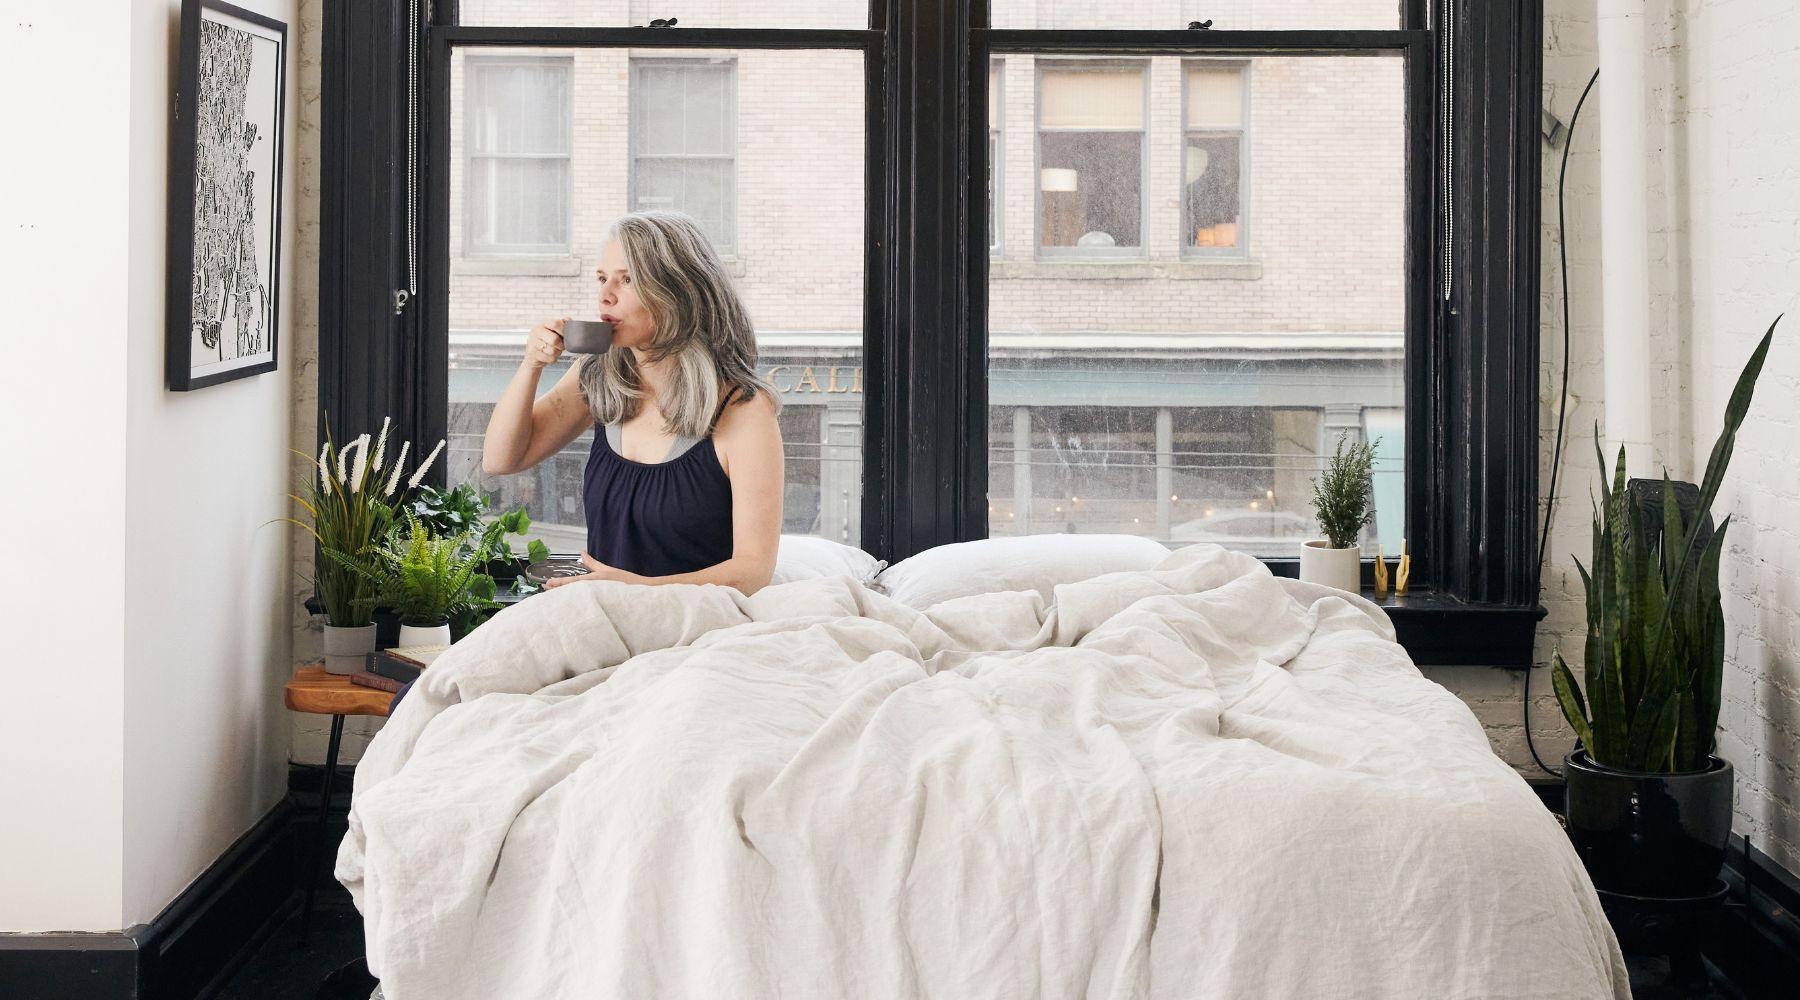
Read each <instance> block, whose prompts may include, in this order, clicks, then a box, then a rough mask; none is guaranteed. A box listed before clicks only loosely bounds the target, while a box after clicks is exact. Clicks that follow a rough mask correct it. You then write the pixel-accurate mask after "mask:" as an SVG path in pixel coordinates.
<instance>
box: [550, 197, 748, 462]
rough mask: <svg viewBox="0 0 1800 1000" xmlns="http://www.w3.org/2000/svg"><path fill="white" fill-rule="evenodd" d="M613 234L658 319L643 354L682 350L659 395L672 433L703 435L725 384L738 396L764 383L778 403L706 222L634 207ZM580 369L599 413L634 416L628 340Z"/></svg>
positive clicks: (637, 387)
mask: <svg viewBox="0 0 1800 1000" xmlns="http://www.w3.org/2000/svg"><path fill="white" fill-rule="evenodd" d="M606 240H608V241H611V240H618V241H619V246H620V247H621V248H622V249H623V250H624V251H625V266H626V267H627V268H628V269H629V270H630V272H631V283H632V287H633V288H635V289H637V294H638V298H639V299H641V300H643V303H644V307H645V308H646V309H648V310H649V311H650V315H651V316H652V317H653V318H654V319H655V320H656V332H655V333H654V334H652V335H651V338H650V345H649V347H648V348H647V349H645V351H644V354H645V357H646V358H648V359H649V360H650V361H652V362H657V363H660V362H662V361H663V360H664V359H667V358H673V359H675V363H674V365H673V366H672V368H671V374H670V378H669V382H668V384H667V385H666V386H665V387H664V388H663V393H662V396H661V397H660V398H659V399H658V400H657V401H656V402H657V406H658V408H660V409H661V410H662V414H663V427H664V429H665V430H666V431H667V432H668V433H670V434H679V435H682V436H684V437H690V438H701V437H705V436H706V433H707V431H708V430H709V429H710V428H711V427H712V419H713V413H714V412H715V411H717V410H718V408H719V400H720V392H721V389H722V388H724V389H728V388H730V387H732V386H736V387H737V389H738V390H739V391H738V401H740V402H741V401H744V400H748V399H751V398H753V397H754V396H755V395H756V394H757V393H759V392H766V393H768V394H769V398H770V399H771V400H773V401H774V403H775V405H776V407H777V409H779V408H780V406H781V400H780V398H779V397H778V396H777V395H776V394H775V388H774V386H772V385H770V384H769V381H768V380H767V379H765V378H763V377H762V376H761V375H758V374H757V372H756V330H755V328H754V327H753V326H752V325H751V323H750V313H749V311H748V310H746V309H745V308H744V302H743V300H742V299H740V298H738V294H737V289H736V288H735V287H734V286H733V285H732V283H731V277H730V276H729V275H727V274H726V273H725V267H724V265H723V264H721V263H720V262H719V254H718V252H717V251H715V250H714V249H713V246H712V243H711V241H709V240H708V239H707V238H706V234H705V233H703V232H701V230H700V225H699V223H697V222H695V221H694V220H693V219H692V218H690V217H688V216H686V215H683V214H682V213H680V212H633V213H631V214H630V215H623V216H620V217H619V218H618V219H617V220H616V221H615V222H613V224H612V226H611V227H609V228H608V229H607V231H606ZM578 371H579V378H580V380H581V391H582V392H583V393H584V394H585V395H586V396H587V399H588V407H589V409H591V410H593V412H594V417H595V419H597V420H599V421H600V422H601V423H616V422H619V421H624V420H629V419H631V418H632V417H634V416H636V415H637V412H638V409H639V407H640V405H641V402H642V399H643V396H644V386H643V381H642V380H641V379H640V378H639V377H638V361H637V355H636V354H635V353H634V352H633V351H631V350H630V349H629V348H624V347H615V348H613V349H612V350H610V351H607V352H606V353H604V354H593V355H589V356H587V357H586V358H583V359H582V361H581V367H580V368H579V370H578ZM721 382H723V383H724V386H723V387H721V385H720V383H721Z"/></svg>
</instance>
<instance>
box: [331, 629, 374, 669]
mask: <svg viewBox="0 0 1800 1000" xmlns="http://www.w3.org/2000/svg"><path fill="white" fill-rule="evenodd" d="M373 652H375V626H374V625H358V626H355V627H353V628H339V627H338V626H336V625H327V626H325V672H326V673H328V674H354V673H356V672H357V671H358V670H362V669H363V668H364V665H365V664H366V663H367V660H368V656H369V654H370V653H373Z"/></svg>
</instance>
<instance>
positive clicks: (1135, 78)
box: [1038, 68, 1144, 129]
mask: <svg viewBox="0 0 1800 1000" xmlns="http://www.w3.org/2000/svg"><path fill="white" fill-rule="evenodd" d="M1038 100H1039V101H1040V102H1042V105H1041V107H1040V108H1039V109H1038V126H1039V127H1040V128H1045V129H1062V128H1071V129H1101V128H1106V129H1113V128H1128V129H1140V128H1143V127H1144V73H1143V71H1142V70H1140V69H1091V70H1080V69H1062V68H1046V69H1045V70H1044V73H1043V76H1042V77H1040V78H1039V80H1038Z"/></svg>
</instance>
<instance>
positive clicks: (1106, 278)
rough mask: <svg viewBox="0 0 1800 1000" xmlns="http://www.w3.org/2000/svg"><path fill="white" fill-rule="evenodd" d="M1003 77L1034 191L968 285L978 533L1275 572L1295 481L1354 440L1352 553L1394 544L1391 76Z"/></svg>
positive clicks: (1296, 67)
mask: <svg viewBox="0 0 1800 1000" xmlns="http://www.w3.org/2000/svg"><path fill="white" fill-rule="evenodd" d="M1002 72H1003V74H1004V75H1008V76H1012V75H1017V74H1018V73H1035V75H1036V77H1037V79H1038V81H1039V86H1038V88H1037V94H1036V101H1037V105H1038V106H1037V108H1036V109H1035V115H1034V116H1033V117H1026V118H1024V120H1025V121H1031V120H1033V118H1034V119H1035V121H1036V122H1037V126H1038V133H1037V136H1036V139H1037V142H1038V145H1039V150H1040V163H1039V167H1038V176H1037V177H1035V178H1034V177H1032V176H1031V175H1030V174H1029V173H1028V172H1027V170H1026V169H1025V168H1021V167H1019V166H1014V165H1011V161H1002V162H1004V163H1006V164H1007V165H1006V166H1003V167H1001V168H1000V169H1002V170H1003V171H1004V172H1005V173H1007V174H1009V175H1011V176H1009V177H1007V179H1006V183H1004V184H1003V185H1001V187H1002V188H1003V189H1004V188H1005V187H1007V186H1009V185H1010V184H1016V183H1026V184H1029V183H1031V182H1032V181H1034V180H1035V181H1036V182H1037V185H1038V188H1039V199H1040V204H1041V206H1042V214H1041V217H1040V220H1039V235H1040V238H1041V241H1042V246H1041V248H1040V253H1039V255H1038V259H1035V260H1034V259H1033V258H1032V257H1030V256H1029V255H1027V254H1025V253H1023V252H1013V251H1011V250H1008V251H1007V252H1005V253H1003V254H1002V256H1001V258H1000V260H999V261H997V262H996V264H995V265H994V266H993V267H992V268H991V269H990V284H989V288H988V345H989V354H988V398H989V403H990V406H991V414H990V419H989V421H988V459H989V461H988V501H989V502H988V516H989V525H988V528H989V531H990V532H992V533H994V534H1027V533H1038V532H1045V531H1052V532H1125V533H1131V534H1139V535H1144V536H1146V537H1150V538H1155V539H1157V540H1158V541H1161V542H1164V543H1165V544H1168V545H1170V546H1180V545H1186V544H1190V543H1193V542H1200V541H1207V542H1216V543H1218V544H1221V545H1224V546H1226V547H1229V548H1235V549H1240V550H1243V551H1248V552H1251V553H1254V554H1256V555H1258V556H1263V557H1268V558H1276V559H1293V558H1297V557H1298V554H1299V545H1300V543H1301V542H1302V541H1304V540H1305V539H1307V538H1311V537H1317V532H1318V528H1317V526H1316V524H1314V522H1313V516H1312V510H1311V506H1310V500H1311V491H1310V483H1311V481H1312V479H1313V477H1315V476H1316V475H1318V473H1319V472H1320V470H1321V469H1322V468H1323V463H1324V461H1325V460H1326V459H1327V458H1328V457H1329V456H1330V455H1331V453H1332V452H1333V451H1334V449H1335V448H1336V445H1337V442H1338V441H1340V440H1343V441H1346V442H1348V443H1356V442H1365V441H1366V442H1370V443H1373V444H1374V445H1375V446H1376V486H1377V488H1376V491H1375V495H1376V507H1377V512H1376V520H1375V523H1374V525H1373V526H1372V527H1371V529H1370V530H1369V531H1368V532H1367V534H1366V536H1365V540H1366V543H1367V546H1368V551H1369V552H1370V554H1373V553H1374V551H1375V547H1376V545H1378V544H1379V545H1381V546H1383V547H1385V549H1386V550H1387V551H1388V552H1390V553H1392V552H1397V551H1398V550H1399V547H1400V543H1401V540H1402V539H1403V538H1404V537H1405V536H1406V527H1405V523H1404V517H1405V490H1404V481H1405V473H1404V455H1405V423H1404V413H1405V403H1406V381H1405V355H1406V314H1407V302H1406V294H1407V280H1406V248H1405V234H1406V225H1407V223H1406V218H1407V203H1406V197H1405V192H1406V187H1405V178H1406V176H1407V162H1406V114H1405V108H1406V101H1405V97H1406V91H1405V75H1404V66H1403V63H1402V61H1401V60H1400V59H1398V58H1394V57H1381V56H1355V57H1332V56H1316V57H1306V58H1258V59H1255V60H1250V61H1246V60H1224V59H1183V58H1180V57H1174V56H1171V57H1154V58H1150V59H1146V60H1139V61H1137V62H1135V63H1120V62H1117V61H1112V60H1107V59H1104V58H1094V59H1083V58H1080V57H1070V56H1060V55H1059V56H1043V55H1036V54H1032V53H1011V54H1008V55H1006V56H1005V66H1004V68H1003V70H1002ZM1252 91H1254V93H1252ZM1018 117H1023V116H1018ZM1014 121H1015V116H1008V118H1007V122H1008V123H1012V122H1014ZM1006 127H1009V128H1016V127H1017V126H1016V125H1011V124H1009V125H1008V126H1006ZM1002 141H1003V144H1005V145H1010V146H1014V147H1015V148H1016V146H1017V145H1018V143H1019V142H1020V141H1024V142H1029V141H1030V137H1029V136H1023V137H1015V136H1011V135H1008V136H1003V137H1002ZM1141 178H1148V190H1149V192H1150V195H1149V196H1148V197H1144V196H1143V194H1142V192H1143V190H1144V189H1143V188H1142V187H1141V186H1140V179H1141ZM1140 213H1141V214H1140ZM1252 218H1254V219H1256V220H1258V221H1257V237H1256V240H1255V242H1254V243H1252V242H1251V241H1250V238H1249V235H1250V234H1249V227H1248V221H1249V220H1250V219H1252ZM1014 228H1017V227H1016V226H1014ZM1014 245H1015V244H1014V243H1012V242H1010V241H1009V242H1007V243H1006V246H1007V247H1009V248H1010V247H1012V246H1014ZM1126 248H1129V250H1127V249H1126Z"/></svg>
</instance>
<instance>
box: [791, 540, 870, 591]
mask: <svg viewBox="0 0 1800 1000" xmlns="http://www.w3.org/2000/svg"><path fill="white" fill-rule="evenodd" d="M886 565H887V563H886V562H883V561H882V560H880V559H877V558H875V557H874V556H872V555H870V554H868V553H867V552H864V551H863V550H861V549H858V548H852V547H851V546H848V545H842V544H839V543H838V542H834V541H832V540H831V539H829V538H818V537H816V536H813V535H782V536H781V547H780V548H779V549H778V550H777V551H776V553H775V576H774V577H773V578H772V579H771V580H770V581H769V582H770V583H771V584H776V583H793V582H794V581H795V580H817V579H819V578H821V577H832V576H847V577H850V578H851V579H853V580H855V581H856V582H858V583H872V582H874V580H875V575H876V574H877V573H880V572H881V568H882V567H883V566H886Z"/></svg>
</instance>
